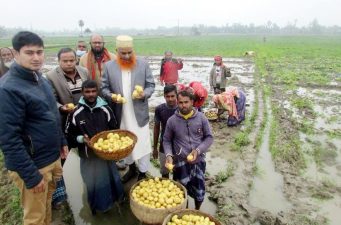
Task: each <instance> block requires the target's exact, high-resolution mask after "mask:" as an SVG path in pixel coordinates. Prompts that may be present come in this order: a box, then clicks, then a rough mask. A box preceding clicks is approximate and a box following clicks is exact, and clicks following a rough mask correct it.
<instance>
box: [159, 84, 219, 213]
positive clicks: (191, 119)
mask: <svg viewBox="0 0 341 225" xmlns="http://www.w3.org/2000/svg"><path fill="white" fill-rule="evenodd" d="M177 99H178V109H177V110H176V111H175V113H174V115H173V116H171V117H170V118H169V119H168V121H167V125H166V130H165V134H164V136H163V148H164V151H165V154H166V163H169V164H174V170H173V179H174V180H176V181H179V182H180V183H181V184H182V185H184V186H185V187H186V189H187V193H188V195H189V196H191V197H192V198H193V199H194V203H195V209H197V210H199V209H200V206H201V204H202V202H203V201H204V197H205V170H206V161H205V154H206V152H207V151H208V150H209V147H210V146H211V145H212V143H213V136H212V132H211V128H210V126H209V122H208V120H207V118H206V117H205V115H204V114H203V113H202V112H199V111H197V110H196V109H195V107H193V101H194V96H193V94H192V93H191V92H189V91H187V90H183V91H180V92H179V93H178V96H177ZM189 156H192V158H190V157H189Z"/></svg>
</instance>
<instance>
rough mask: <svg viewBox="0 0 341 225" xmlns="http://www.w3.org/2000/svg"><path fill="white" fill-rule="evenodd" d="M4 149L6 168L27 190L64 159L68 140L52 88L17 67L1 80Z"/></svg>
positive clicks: (0, 130) (1, 144)
mask: <svg viewBox="0 0 341 225" xmlns="http://www.w3.org/2000/svg"><path fill="white" fill-rule="evenodd" d="M0 99H1V101H0V148H1V149H2V151H3V153H4V156H5V163H6V167H7V169H9V170H12V171H15V172H17V173H18V174H19V176H20V177H21V179H23V180H24V183H25V185H26V187H27V188H32V187H34V186H36V185H37V184H38V183H39V182H40V181H41V179H42V175H41V174H40V173H39V171H38V169H41V168H43V167H45V166H48V165H49V164H51V163H52V162H54V161H56V160H57V159H58V158H59V157H60V150H61V147H62V145H66V144H67V143H66V139H65V138H64V135H63V133H62V130H61V126H60V116H59V112H58V109H57V106H56V100H55V97H54V95H53V92H52V89H51V86H50V85H49V83H48V81H47V80H46V79H45V78H44V77H42V76H41V74H39V73H37V72H35V71H31V70H28V69H25V68H23V67H22V66H20V65H19V64H17V63H14V64H13V65H12V66H11V67H10V70H9V71H8V72H7V73H6V74H5V75H4V76H3V77H1V79H0Z"/></svg>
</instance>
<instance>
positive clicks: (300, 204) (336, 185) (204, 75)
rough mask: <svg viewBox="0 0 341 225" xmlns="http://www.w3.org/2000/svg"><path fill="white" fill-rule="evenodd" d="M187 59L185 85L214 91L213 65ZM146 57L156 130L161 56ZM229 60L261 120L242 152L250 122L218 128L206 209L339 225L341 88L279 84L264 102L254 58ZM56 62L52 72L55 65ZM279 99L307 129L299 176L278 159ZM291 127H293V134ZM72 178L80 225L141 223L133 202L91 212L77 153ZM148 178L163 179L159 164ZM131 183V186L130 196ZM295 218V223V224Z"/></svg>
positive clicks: (231, 217) (231, 216)
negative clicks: (239, 141)
mask: <svg viewBox="0 0 341 225" xmlns="http://www.w3.org/2000/svg"><path fill="white" fill-rule="evenodd" d="M183 59H184V68H183V70H182V71H181V72H180V83H185V84H187V83H189V82H191V81H200V82H202V83H203V84H204V86H206V87H207V88H209V85H208V74H209V71H210V69H211V66H212V60H211V59H210V58H199V57H185V58H183ZM147 60H148V61H149V63H150V65H151V69H152V73H153V75H154V78H155V81H156V88H155V92H154V94H153V96H152V97H151V99H150V100H149V103H150V117H151V118H150V122H151V123H150V125H151V129H152V128H153V123H152V121H153V116H154V108H155V107H156V106H157V105H158V104H161V103H163V102H164V99H163V88H162V86H161V85H160V83H159V69H160V60H161V57H158V56H156V57H147ZM224 61H225V64H226V65H227V66H229V67H230V68H231V72H232V77H231V78H230V79H229V85H233V86H238V87H240V88H242V89H243V90H244V92H245V93H246V95H247V114H248V116H251V114H252V112H253V111H254V110H258V115H257V119H256V121H255V123H254V125H253V126H252V131H251V133H250V135H249V140H250V143H249V144H248V145H247V146H246V147H244V149H243V150H242V151H234V150H233V148H232V145H233V143H234V142H235V141H236V138H237V136H238V134H239V133H240V132H241V131H243V130H244V129H247V127H246V126H245V125H241V126H238V127H227V126H226V124H225V121H224V120H223V121H222V122H219V123H218V122H213V123H211V125H212V131H213V134H214V137H215V141H214V144H213V145H212V147H211V149H210V152H209V153H208V154H207V156H206V161H207V189H208V190H207V191H208V193H207V195H206V199H205V201H204V204H203V206H202V211H204V212H207V213H209V214H211V215H215V216H216V217H217V218H219V219H220V220H221V221H222V222H223V223H224V224H265V225H267V224H269V225H270V224H330V225H336V224H339V221H341V219H340V217H339V215H340V213H337V212H340V211H341V205H340V201H339V200H340V196H341V195H340V191H341V190H340V187H341V186H340V185H341V172H340V170H341V156H340V155H341V149H340V146H341V140H340V138H339V134H340V126H341V116H340V113H339V112H340V108H341V106H340V105H341V104H335V103H334V102H335V99H336V100H337V101H338V102H340V101H341V100H340V99H341V90H338V89H337V88H336V89H335V88H334V89H332V90H328V89H324V88H320V89H319V88H310V87H299V88H298V89H296V90H286V91H283V92H281V91H282V90H281V87H279V88H278V93H281V94H277V95H274V96H271V97H269V98H268V99H267V103H266V104H265V105H263V104H264V102H263V101H264V99H263V98H262V96H260V94H257V92H256V91H255V88H256V84H255V80H254V73H255V66H254V63H253V62H252V61H251V60H250V59H239V58H231V59H224ZM50 62H53V60H52V61H50ZM53 64H55V63H51V64H50V65H49V66H46V68H47V69H50V68H52V67H53V66H54V65H53ZM275 93H276V92H275ZM211 95H212V93H210V96H211ZM292 96H297V98H298V97H300V98H305V99H310V101H311V102H314V104H313V105H311V107H309V110H308V109H306V108H299V107H293V105H294V104H297V103H296V102H295V101H294V100H293V97H292ZM256 102H257V104H255V103H256ZM274 102H280V104H279V105H280V106H281V107H283V109H284V110H286V113H287V116H289V115H290V117H291V118H294V119H295V120H296V121H297V123H298V124H304V125H305V126H307V127H304V128H305V130H304V132H303V131H302V129H300V130H301V131H300V132H299V133H298V134H299V137H298V138H299V140H300V141H301V142H302V149H303V152H304V158H305V161H306V167H305V169H303V170H298V171H296V172H295V173H294V174H293V172H292V168H291V167H292V165H290V164H288V163H287V162H285V161H281V160H279V159H278V158H276V159H274V158H273V156H272V153H271V151H272V149H271V148H272V146H271V138H272V137H271V135H272V134H271V132H273V131H272V129H273V128H272V126H273V125H272V122H271V121H272V120H273V119H274V118H273V116H272V105H273V104H274ZM270 103H271V104H270ZM208 106H210V104H208ZM255 107H257V108H255ZM264 111H266V114H267V116H266V118H265V117H264V115H265V114H264ZM307 124H308V125H310V126H308V125H307ZM292 126H293V125H290V129H293V127H292ZM288 129H289V128H288ZM290 129H289V130H290ZM306 129H309V132H307V131H306ZM151 132H152V131H151ZM260 132H263V133H262V134H263V135H262V142H261V144H260V145H259V147H256V139H257V137H258V136H259V133H260ZM65 173H66V175H65V180H66V185H67V188H68V190H67V191H68V193H69V203H70V205H71V209H72V210H73V214H74V218H75V221H76V224H104V225H105V224H120V223H121V221H122V219H123V218H124V221H125V224H127V225H130V224H139V221H138V220H137V219H136V218H135V216H134V215H133V214H132V212H131V211H130V207H129V203H128V202H126V203H124V204H123V205H121V206H116V207H114V208H113V209H112V210H110V211H109V212H107V213H105V214H100V215H97V216H92V215H91V212H90V210H89V207H88V205H87V203H86V197H85V196H86V195H85V189H84V186H83V184H82V180H81V178H80V174H79V159H78V157H77V155H76V154H75V153H74V152H73V153H71V154H70V157H69V158H68V161H67V163H66V165H65ZM149 173H150V174H151V175H152V176H160V174H159V171H158V168H155V167H152V168H151V169H150V171H149ZM224 177H225V178H224ZM226 177H227V178H226ZM226 179H227V180H226ZM132 183H133V182H132ZM132 183H131V184H128V185H127V186H126V187H125V188H126V191H127V192H128V190H129V187H130V186H131V185H132ZM189 207H190V208H194V204H193V200H190V201H189ZM290 218H293V219H292V221H291V220H290ZM276 221H277V222H276Z"/></svg>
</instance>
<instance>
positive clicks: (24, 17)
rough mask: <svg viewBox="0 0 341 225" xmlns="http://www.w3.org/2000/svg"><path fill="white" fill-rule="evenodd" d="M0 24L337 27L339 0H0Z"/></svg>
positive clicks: (43, 26) (58, 27) (50, 27)
mask: <svg viewBox="0 0 341 225" xmlns="http://www.w3.org/2000/svg"><path fill="white" fill-rule="evenodd" d="M0 2H1V3H0V4H1V6H0V9H1V19H0V25H1V26H5V27H22V28H28V29H29V28H31V27H32V28H33V29H39V30H46V31H52V30H58V31H60V30H63V29H78V20H80V19H83V20H84V22H85V26H84V27H89V28H90V29H96V28H105V27H119V28H156V27H158V26H166V27H169V26H177V24H178V21H179V24H180V26H192V25H193V24H205V25H217V26H221V25H225V24H226V23H229V24H232V23H237V22H240V23H243V24H250V23H254V24H255V25H261V24H265V23H266V22H267V21H268V20H271V21H272V22H275V23H277V25H279V26H285V25H287V24H288V22H291V23H293V22H294V21H295V20H297V25H298V26H306V25H308V24H309V22H311V21H312V20H313V19H315V18H316V19H317V20H318V21H319V23H320V24H322V25H327V26H331V25H339V26H341V12H340V10H341V7H340V6H341V0H233V1H232V0H92V1H87V0H57V1H53V0H0Z"/></svg>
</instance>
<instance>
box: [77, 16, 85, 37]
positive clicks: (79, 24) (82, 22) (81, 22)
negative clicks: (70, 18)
mask: <svg viewBox="0 0 341 225" xmlns="http://www.w3.org/2000/svg"><path fill="white" fill-rule="evenodd" d="M78 26H79V27H80V28H81V35H80V36H81V37H83V27H84V21H83V20H79V21H78Z"/></svg>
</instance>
